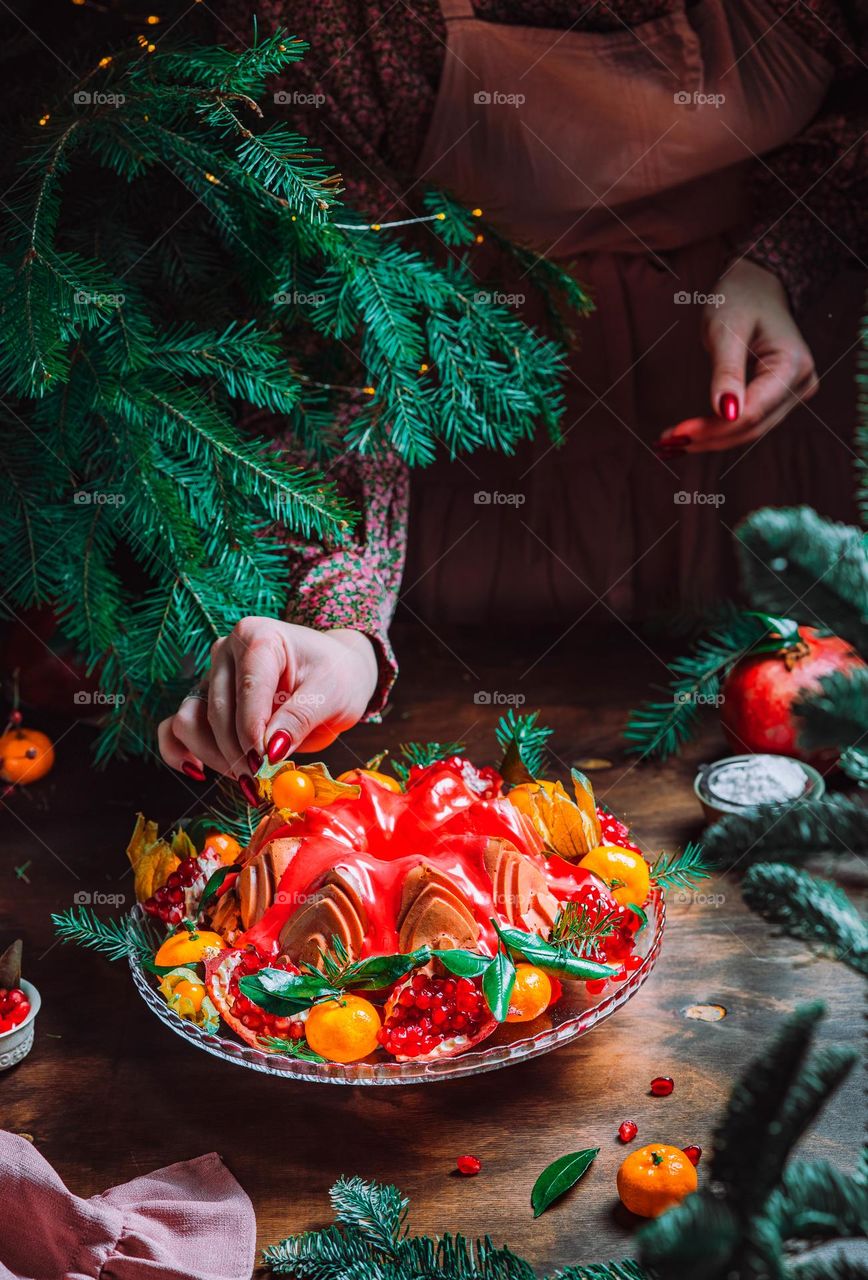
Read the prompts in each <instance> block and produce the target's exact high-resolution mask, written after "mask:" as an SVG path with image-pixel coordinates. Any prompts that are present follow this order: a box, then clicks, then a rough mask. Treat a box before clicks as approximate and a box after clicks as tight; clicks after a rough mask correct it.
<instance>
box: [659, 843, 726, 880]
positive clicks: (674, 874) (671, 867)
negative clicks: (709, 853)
mask: <svg viewBox="0 0 868 1280" xmlns="http://www.w3.org/2000/svg"><path fill="white" fill-rule="evenodd" d="M710 875H711V869H710V867H709V865H708V862H707V860H706V856H705V850H704V848H703V846H702V845H701V844H699V843H697V842H695V841H691V842H690V843H689V844H687V845H685V847H684V849H682V851H681V852H680V853H673V854H669V855H666V854H661V856H660V857H659V858H658V859H657V861H656V862H655V863H654V866H653V867H652V868H651V879H652V881H653V883H654V884H656V885H659V887H660V888H661V889H671V888H673V887H674V886H676V885H677V886H678V887H679V888H680V889H690V888H692V887H693V885H694V884H695V883H696V882H697V881H698V880H707V879H708V878H709V876H710Z"/></svg>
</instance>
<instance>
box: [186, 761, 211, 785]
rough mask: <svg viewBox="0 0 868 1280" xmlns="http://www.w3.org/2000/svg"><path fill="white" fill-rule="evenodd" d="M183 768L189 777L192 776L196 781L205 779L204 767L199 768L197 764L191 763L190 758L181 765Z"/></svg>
mask: <svg viewBox="0 0 868 1280" xmlns="http://www.w3.org/2000/svg"><path fill="white" fill-rule="evenodd" d="M181 768H182V769H183V771H184V773H186V775H187V777H188V778H192V779H193V781H194V782H204V781H205V771H204V769H199V768H197V767H196V765H194V764H191V762H190V761H189V760H185V761H184V763H183V764H182V765H181Z"/></svg>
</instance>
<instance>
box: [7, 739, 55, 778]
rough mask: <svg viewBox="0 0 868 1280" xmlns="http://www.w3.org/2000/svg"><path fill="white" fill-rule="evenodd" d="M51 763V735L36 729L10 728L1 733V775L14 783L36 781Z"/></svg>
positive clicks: (52, 748) (52, 760) (52, 755)
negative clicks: (6, 731)
mask: <svg viewBox="0 0 868 1280" xmlns="http://www.w3.org/2000/svg"><path fill="white" fill-rule="evenodd" d="M53 764H54V747H53V746H52V745H51V739H50V738H49V737H48V735H47V734H45V733H40V731H39V730H38V729H20V728H19V729H10V730H9V731H8V733H4V734H3V735H2V736H0V777H2V778H3V781H4V782H8V783H11V784H12V785H13V786H27V785H29V783H31V782H38V781H39V779H40V778H44V777H45V775H46V774H47V773H48V772H49V770H50V769H51V766H52V765H53Z"/></svg>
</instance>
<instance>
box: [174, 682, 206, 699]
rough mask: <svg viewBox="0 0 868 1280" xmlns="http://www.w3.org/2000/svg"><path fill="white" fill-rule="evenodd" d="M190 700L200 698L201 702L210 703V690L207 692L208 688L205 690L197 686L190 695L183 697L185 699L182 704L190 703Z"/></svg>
mask: <svg viewBox="0 0 868 1280" xmlns="http://www.w3.org/2000/svg"><path fill="white" fill-rule="evenodd" d="M190 698H198V699H199V701H200V702H207V701H208V690H207V688H205V689H203V688H202V686H201V685H199V684H197V685H195V686H194V688H192V689H191V690H190V692H189V693H185V694H184V696H183V698H182V699H181V701H182V702H187V701H189V699H190Z"/></svg>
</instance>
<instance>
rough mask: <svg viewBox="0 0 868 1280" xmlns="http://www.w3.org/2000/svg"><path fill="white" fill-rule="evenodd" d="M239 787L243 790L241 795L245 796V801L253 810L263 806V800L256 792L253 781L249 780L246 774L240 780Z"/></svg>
mask: <svg viewBox="0 0 868 1280" xmlns="http://www.w3.org/2000/svg"><path fill="white" fill-rule="evenodd" d="M238 786H239V788H240V790H241V794H242V795H243V796H244V799H245V800H246V801H247V803H248V804H249V805H250V806H251V807H252V808H254V809H258V808H259V806H260V805H261V804H262V800H261V798H260V795H259V792H258V791H257V790H256V787H254V785H253V779H252V778H248V776H247V774H246V773H242V775H241V777H240V778H239V779H238Z"/></svg>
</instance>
